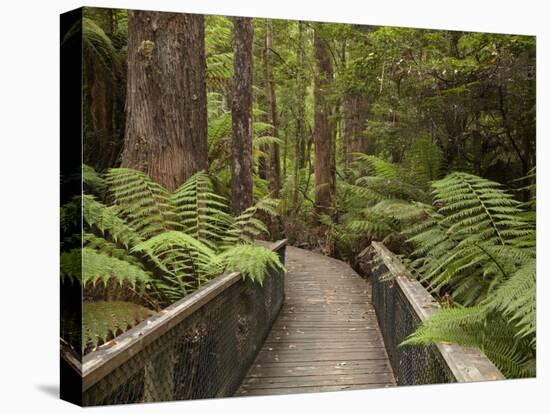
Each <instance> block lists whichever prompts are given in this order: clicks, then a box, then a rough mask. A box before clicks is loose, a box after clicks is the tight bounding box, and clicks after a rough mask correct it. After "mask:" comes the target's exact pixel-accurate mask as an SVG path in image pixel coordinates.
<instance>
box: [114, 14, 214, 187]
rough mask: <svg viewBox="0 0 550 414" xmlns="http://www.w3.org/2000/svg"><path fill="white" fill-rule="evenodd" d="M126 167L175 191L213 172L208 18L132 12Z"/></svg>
mask: <svg viewBox="0 0 550 414" xmlns="http://www.w3.org/2000/svg"><path fill="white" fill-rule="evenodd" d="M127 85H128V86H127V116H126V134H125V137H124V151H123V154H122V166H123V167H130V168H135V169H138V170H140V171H143V172H146V173H147V174H149V176H150V177H151V178H152V179H153V180H155V181H157V182H158V183H159V184H161V185H163V186H165V187H166V188H168V189H169V190H174V189H176V188H177V187H178V186H179V185H180V184H182V183H183V182H184V181H185V180H187V179H188V178H189V177H190V176H191V175H193V174H194V173H195V172H197V171H200V170H206V169H207V168H208V141H207V140H208V128H207V118H206V116H207V110H206V59H205V48H204V17H203V16H201V15H197V14H182V13H163V12H148V11H129V12H128V82H127Z"/></svg>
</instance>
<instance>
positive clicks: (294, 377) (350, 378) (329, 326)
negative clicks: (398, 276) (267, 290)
mask: <svg viewBox="0 0 550 414" xmlns="http://www.w3.org/2000/svg"><path fill="white" fill-rule="evenodd" d="M286 263H287V269H288V271H289V272H288V274H287V275H286V279H285V293H286V299H285V304H284V305H283V308H282V309H281V313H280V315H279V317H278V319H277V321H276V322H275V324H274V325H273V329H272V331H271V332H270V334H269V336H268V338H267V339H266V341H265V343H264V346H263V348H262V350H261V351H260V353H259V354H258V356H257V358H256V360H255V362H254V364H253V365H252V367H251V369H250V371H249V372H248V374H247V376H246V378H245V379H244V381H243V383H242V384H241V387H240V388H239V390H238V391H237V393H236V395H273V394H293V393H304V392H320V391H338V390H346V389H366V388H379V387H388V386H393V385H395V380H394V377H393V373H392V370H391V367H390V363H389V361H388V356H387V354H386V350H385V348H384V343H383V340H382V335H381V333H380V330H379V327H378V322H377V320H376V315H375V312H374V308H373V306H372V302H371V292H370V291H371V289H370V284H368V282H366V281H365V280H364V279H362V278H361V277H360V276H359V275H358V274H357V273H356V272H355V271H354V270H353V269H352V268H351V267H350V266H348V265H347V264H346V263H344V262H341V261H339V260H336V259H332V258H329V257H326V256H323V255H320V254H317V253H313V252H310V251H307V250H303V249H298V248H295V247H290V246H289V247H287V253H286Z"/></svg>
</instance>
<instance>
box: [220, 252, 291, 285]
mask: <svg viewBox="0 0 550 414" xmlns="http://www.w3.org/2000/svg"><path fill="white" fill-rule="evenodd" d="M211 267H212V268H213V269H217V270H218V272H220V271H221V272H224V271H225V272H232V271H239V272H241V274H242V276H243V278H249V279H250V280H252V281H254V282H257V283H259V284H260V285H261V284H263V281H264V277H265V275H266V274H267V272H269V271H270V269H272V270H277V269H280V270H283V271H286V269H285V267H284V266H283V264H282V263H281V261H280V260H279V255H278V254H277V253H276V252H274V251H272V250H270V249H267V248H265V247H262V246H255V245H251V244H238V245H236V246H232V247H230V248H228V249H226V250H225V251H223V252H222V253H220V254H219V255H217V256H216V257H215V258H214V260H213V261H212V263H211Z"/></svg>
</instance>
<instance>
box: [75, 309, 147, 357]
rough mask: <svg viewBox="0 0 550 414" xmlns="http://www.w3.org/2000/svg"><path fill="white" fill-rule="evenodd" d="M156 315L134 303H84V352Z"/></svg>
mask: <svg viewBox="0 0 550 414" xmlns="http://www.w3.org/2000/svg"><path fill="white" fill-rule="evenodd" d="M154 314H155V312H154V311H152V310H151V309H148V308H145V307H143V306H141V305H138V304H135V303H132V302H122V301H109V302H106V301H98V302H84V303H83V309H82V352H84V351H85V350H86V348H95V347H97V346H99V345H101V344H103V343H104V342H107V341H109V340H110V339H113V338H114V337H116V336H117V335H119V334H121V333H123V332H124V331H126V330H128V329H129V328H131V327H133V326H134V325H137V324H138V323H139V322H141V321H143V320H144V319H146V318H148V317H150V316H152V315H154Z"/></svg>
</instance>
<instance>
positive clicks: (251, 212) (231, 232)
mask: <svg viewBox="0 0 550 414" xmlns="http://www.w3.org/2000/svg"><path fill="white" fill-rule="evenodd" d="M277 204H278V201H277V200H274V199H272V198H269V197H265V198H263V199H261V200H259V201H258V202H257V203H256V204H255V205H253V206H251V207H249V208H247V209H246V210H244V211H243V212H242V213H241V214H240V215H238V216H237V217H235V219H234V221H233V223H232V224H231V226H230V228H229V229H228V230H227V234H226V235H225V237H224V239H223V245H224V246H228V245H229V246H230V245H233V244H236V243H243V242H248V243H250V242H252V240H253V239H254V238H255V237H257V236H259V235H260V234H262V233H264V234H267V233H269V230H268V228H267V226H266V225H265V223H264V222H263V221H262V220H261V219H260V218H259V214H260V213H264V214H266V215H268V216H275V215H276V214H277Z"/></svg>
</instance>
